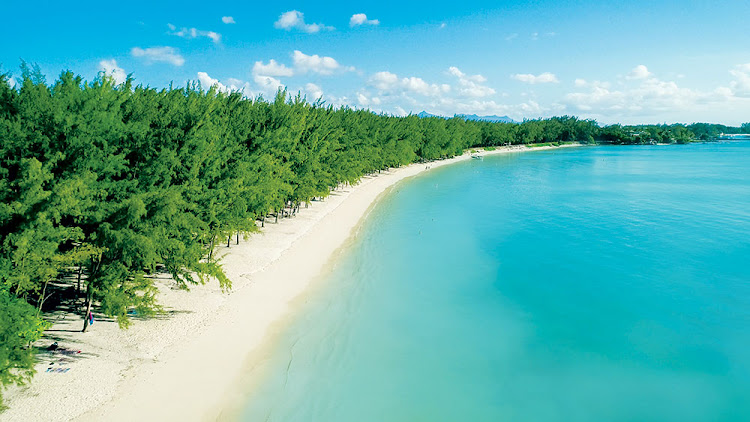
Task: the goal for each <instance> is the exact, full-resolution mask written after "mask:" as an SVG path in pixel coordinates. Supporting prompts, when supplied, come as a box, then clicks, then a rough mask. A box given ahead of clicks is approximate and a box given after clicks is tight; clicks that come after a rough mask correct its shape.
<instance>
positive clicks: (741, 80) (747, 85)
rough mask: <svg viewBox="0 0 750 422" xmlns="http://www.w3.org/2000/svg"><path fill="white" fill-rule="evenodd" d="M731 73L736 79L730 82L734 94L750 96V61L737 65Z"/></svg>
mask: <svg viewBox="0 0 750 422" xmlns="http://www.w3.org/2000/svg"><path fill="white" fill-rule="evenodd" d="M729 73H730V74H731V75H732V76H734V80H733V81H732V82H731V83H730V84H729V86H730V90H731V92H732V94H733V95H734V96H737V97H748V98H750V63H746V64H741V65H738V66H735V68H734V69H732V70H730V71H729Z"/></svg>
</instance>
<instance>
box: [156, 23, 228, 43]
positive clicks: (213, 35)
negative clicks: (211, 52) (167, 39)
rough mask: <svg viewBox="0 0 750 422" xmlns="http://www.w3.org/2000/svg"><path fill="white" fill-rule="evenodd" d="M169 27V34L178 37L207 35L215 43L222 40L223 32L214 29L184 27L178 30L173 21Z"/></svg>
mask: <svg viewBox="0 0 750 422" xmlns="http://www.w3.org/2000/svg"><path fill="white" fill-rule="evenodd" d="M225 23H226V22H225ZM167 27H169V29H170V31H171V32H169V35H176V36H178V37H182V38H187V39H193V38H198V37H206V38H210V39H211V41H213V42H214V43H219V42H221V34H219V33H217V32H214V31H203V30H200V29H196V28H182V29H180V30H179V31H177V27H176V26H174V25H172V24H171V23H168V24H167Z"/></svg>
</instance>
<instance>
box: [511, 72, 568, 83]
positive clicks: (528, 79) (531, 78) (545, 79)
mask: <svg viewBox="0 0 750 422" xmlns="http://www.w3.org/2000/svg"><path fill="white" fill-rule="evenodd" d="M510 77H511V78H513V79H515V80H517V81H521V82H523V83H527V84H531V85H535V84H549V83H555V84H556V83H558V82H560V81H559V80H558V79H557V76H555V74H554V73H550V72H544V73H540V74H539V75H533V74H531V73H516V74H515V75H511V76H510Z"/></svg>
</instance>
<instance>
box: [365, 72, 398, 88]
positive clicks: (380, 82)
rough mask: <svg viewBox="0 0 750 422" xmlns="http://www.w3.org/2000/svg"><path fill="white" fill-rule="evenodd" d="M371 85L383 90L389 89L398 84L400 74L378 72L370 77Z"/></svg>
mask: <svg viewBox="0 0 750 422" xmlns="http://www.w3.org/2000/svg"><path fill="white" fill-rule="evenodd" d="M370 85H372V86H374V87H375V88H377V89H379V90H381V91H388V90H391V89H393V88H395V87H396V86H397V85H398V75H396V74H395V73H391V72H387V71H385V72H378V73H376V74H374V75H372V77H371V78H370Z"/></svg>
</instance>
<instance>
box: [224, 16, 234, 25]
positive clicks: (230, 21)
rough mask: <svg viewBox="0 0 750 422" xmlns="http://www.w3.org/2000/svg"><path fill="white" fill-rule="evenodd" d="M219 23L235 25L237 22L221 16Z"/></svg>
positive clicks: (231, 18) (229, 17)
mask: <svg viewBox="0 0 750 422" xmlns="http://www.w3.org/2000/svg"><path fill="white" fill-rule="evenodd" d="M221 21H222V22H224V23H226V24H232V23H237V22H235V21H234V18H233V17H231V16H222V17H221Z"/></svg>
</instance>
